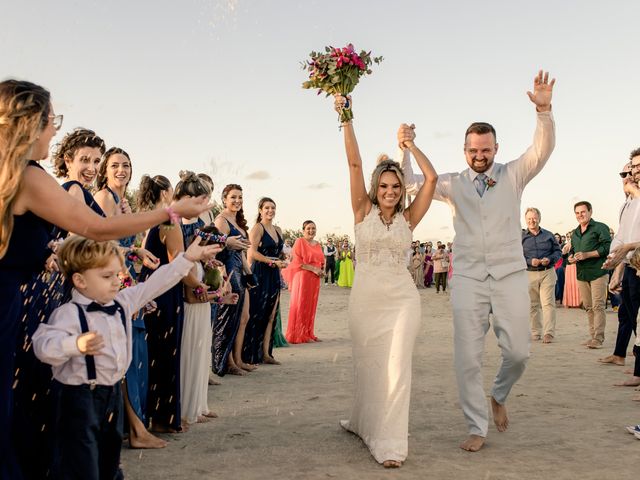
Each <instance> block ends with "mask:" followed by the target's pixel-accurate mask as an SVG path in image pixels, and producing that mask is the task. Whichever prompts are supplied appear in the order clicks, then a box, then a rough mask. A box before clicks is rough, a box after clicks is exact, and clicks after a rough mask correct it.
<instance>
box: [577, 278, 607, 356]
mask: <svg viewBox="0 0 640 480" xmlns="http://www.w3.org/2000/svg"><path fill="white" fill-rule="evenodd" d="M608 285H609V275H602V276H601V277H598V278H596V279H595V280H591V281H590V282H583V281H582V280H578V289H579V290H580V299H581V300H582V306H583V307H584V309H585V310H586V311H587V318H588V319H589V334H590V335H591V338H593V339H595V340H598V341H599V342H601V343H602V342H604V327H605V325H606V324H607V317H606V315H605V313H604V307H605V305H606V302H607V286H608Z"/></svg>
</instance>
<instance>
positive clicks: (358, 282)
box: [340, 205, 420, 463]
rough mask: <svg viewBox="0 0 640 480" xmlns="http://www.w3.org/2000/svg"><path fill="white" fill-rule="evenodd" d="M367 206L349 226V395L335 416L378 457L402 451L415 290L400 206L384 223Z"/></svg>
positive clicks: (397, 456)
mask: <svg viewBox="0 0 640 480" xmlns="http://www.w3.org/2000/svg"><path fill="white" fill-rule="evenodd" d="M379 213H380V210H379V209H378V208H377V206H375V205H374V206H373V207H372V208H371V211H370V212H369V214H368V215H367V216H366V217H365V219H364V220H363V221H362V223H359V224H357V225H356V226H355V234H356V258H357V266H356V272H355V279H354V282H353V288H352V290H351V297H350V298H349V331H350V333H351V340H352V344H353V364H354V371H355V387H356V388H355V401H354V405H353V410H352V412H351V417H350V418H349V420H342V421H341V422H340V424H341V425H342V426H343V427H344V428H345V429H347V430H349V431H350V432H353V433H355V434H356V435H358V436H359V437H360V438H361V439H362V440H363V441H364V443H365V444H366V445H367V446H368V447H369V450H370V451H371V454H372V455H373V457H374V458H375V459H376V460H377V461H378V462H380V463H382V462H384V461H385V460H396V461H404V460H405V459H406V457H407V451H408V439H407V437H408V426H409V398H410V395H411V357H412V354H413V346H414V343H415V339H416V336H417V334H418V329H419V327H420V297H419V295H418V291H417V289H416V286H415V284H414V282H413V278H412V277H411V274H410V273H409V270H408V269H407V251H408V250H409V248H410V246H411V240H412V235H411V230H410V229H409V225H408V224H407V221H406V220H405V218H404V215H403V214H402V213H399V214H397V215H396V216H395V217H394V218H393V223H392V224H391V225H390V226H389V228H387V226H385V225H384V224H383V223H382V219H381V218H380V215H379Z"/></svg>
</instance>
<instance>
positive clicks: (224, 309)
mask: <svg viewBox="0 0 640 480" xmlns="http://www.w3.org/2000/svg"><path fill="white" fill-rule="evenodd" d="M227 223H228V224H229V236H230V237H233V236H236V235H240V236H241V237H242V238H243V239H245V240H246V238H247V236H246V235H245V234H244V233H242V232H241V231H240V230H238V229H237V228H236V227H235V226H233V224H232V223H231V222H229V220H227ZM217 258H218V260H220V261H221V262H222V263H224V266H225V268H226V270H227V275H229V280H230V283H231V291H232V292H233V293H237V294H238V296H239V298H238V303H237V304H236V305H220V306H219V308H218V315H217V316H216V321H215V322H214V323H213V365H212V368H213V371H214V372H215V373H216V374H217V375H220V376H221V377H222V376H224V374H225V373H227V359H228V358H229V355H230V354H231V352H232V351H233V343H234V342H235V340H236V335H237V334H238V328H239V327H240V315H241V314H242V303H243V302H244V294H245V287H244V286H243V284H242V269H243V267H242V251H240V250H231V249H229V248H225V249H224V250H223V251H222V252H220V253H219V254H218V256H217Z"/></svg>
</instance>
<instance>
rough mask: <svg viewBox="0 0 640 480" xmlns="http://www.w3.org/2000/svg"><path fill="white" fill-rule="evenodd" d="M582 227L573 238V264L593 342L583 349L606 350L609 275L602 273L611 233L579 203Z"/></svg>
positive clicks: (588, 204)
mask: <svg viewBox="0 0 640 480" xmlns="http://www.w3.org/2000/svg"><path fill="white" fill-rule="evenodd" d="M573 211H574V213H575V214H576V219H577V220H578V223H579V225H578V226H577V227H576V228H575V230H574V231H573V234H572V235H571V251H570V255H569V259H568V260H569V263H575V264H576V269H577V274H578V289H579V290H580V298H581V299H582V306H583V307H584V309H585V310H586V311H587V318H588V319H589V335H590V339H589V340H587V341H585V342H584V343H583V345H586V346H587V347H589V348H602V342H603V341H604V327H605V325H606V316H605V313H604V309H605V304H606V301H607V285H608V283H609V276H608V273H609V272H608V271H607V270H603V269H602V264H603V263H604V261H605V260H606V259H607V254H608V253H609V246H610V245H611V233H609V227H608V226H607V225H605V224H604V223H600V222H596V221H595V220H592V219H591V214H592V208H591V204H590V203H589V202H578V203H576V204H575V205H574V206H573Z"/></svg>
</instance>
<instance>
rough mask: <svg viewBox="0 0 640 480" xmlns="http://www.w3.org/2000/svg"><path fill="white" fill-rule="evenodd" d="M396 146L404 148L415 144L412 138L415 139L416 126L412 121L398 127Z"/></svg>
mask: <svg viewBox="0 0 640 480" xmlns="http://www.w3.org/2000/svg"><path fill="white" fill-rule="evenodd" d="M397 137H398V146H399V147H400V148H401V149H403V150H405V149H407V148H411V147H412V146H414V145H415V143H414V140H415V139H416V126H415V125H414V124H413V123H412V124H411V125H407V124H406V123H403V124H401V125H400V128H398V136H397Z"/></svg>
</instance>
